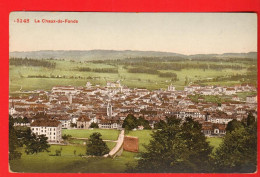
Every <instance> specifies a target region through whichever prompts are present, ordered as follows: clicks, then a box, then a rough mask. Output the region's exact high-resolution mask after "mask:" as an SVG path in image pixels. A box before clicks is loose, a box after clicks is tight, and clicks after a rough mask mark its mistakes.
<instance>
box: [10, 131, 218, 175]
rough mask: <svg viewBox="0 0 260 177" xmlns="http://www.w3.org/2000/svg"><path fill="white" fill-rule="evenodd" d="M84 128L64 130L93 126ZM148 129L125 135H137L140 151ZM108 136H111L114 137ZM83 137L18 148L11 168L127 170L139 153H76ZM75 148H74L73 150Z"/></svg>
mask: <svg viewBox="0 0 260 177" xmlns="http://www.w3.org/2000/svg"><path fill="white" fill-rule="evenodd" d="M73 131H74V132H73ZM85 131H86V132H88V133H82V132H79V131H77V130H69V131H65V132H66V133H68V134H72V135H74V136H76V137H87V136H88V135H89V134H91V133H92V132H93V130H85ZM95 131H97V129H95ZM63 132H64V130H63ZM100 133H101V134H102V137H106V136H107V135H114V134H115V133H116V131H115V130H105V131H101V130H100ZM151 133H152V130H142V131H141V130H137V131H130V132H128V133H127V134H126V135H129V136H136V137H138V138H139V151H140V152H143V151H144V150H145V148H144V147H143V145H144V144H148V143H149V139H150V137H151V136H150V134H151ZM75 134H78V135H75ZM106 134H107V135H106ZM103 139H104V138H103ZM108 139H114V137H112V138H108ZM84 141H85V140H75V141H74V142H73V144H70V145H64V146H61V145H51V147H50V148H49V151H50V152H41V153H38V154H33V155H26V154H25V153H24V148H19V151H20V152H22V158H21V159H18V160H11V161H10V162H9V164H10V169H11V170H12V171H13V172H25V173H123V172H124V171H125V170H126V167H127V166H126V164H131V165H134V164H136V163H137V160H138V158H139V153H133V152H127V151H123V153H122V155H121V156H119V157H116V158H113V159H112V158H103V157H91V158H86V157H81V156H79V155H85V153H86V145H84V144H83V142H84ZM208 141H209V142H210V145H212V146H213V147H214V149H215V148H217V147H218V146H219V144H220V143H221V141H222V138H209V139H208ZM106 143H107V145H108V147H109V148H110V149H112V148H113V147H114V146H115V144H116V143H115V142H106ZM60 149H62V152H61V156H53V155H54V154H55V151H56V150H60ZM74 151H76V153H75V154H74Z"/></svg>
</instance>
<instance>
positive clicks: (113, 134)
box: [62, 129, 120, 140]
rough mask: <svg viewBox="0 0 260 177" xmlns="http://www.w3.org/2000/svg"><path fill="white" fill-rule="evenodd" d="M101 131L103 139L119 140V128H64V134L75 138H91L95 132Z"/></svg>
mask: <svg viewBox="0 0 260 177" xmlns="http://www.w3.org/2000/svg"><path fill="white" fill-rule="evenodd" d="M94 132H99V133H100V134H101V135H102V136H101V138H102V139H103V140H117V138H118V135H119V133H120V132H119V130H108V129H107V130H106V129H85V130H84V129H82V130H81V129H63V130H62V134H63V135H64V134H66V135H71V136H72V137H74V138H89V136H90V135H91V134H92V133H94Z"/></svg>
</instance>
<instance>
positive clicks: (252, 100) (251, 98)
mask: <svg viewBox="0 0 260 177" xmlns="http://www.w3.org/2000/svg"><path fill="white" fill-rule="evenodd" d="M246 102H247V103H257V96H256V95H255V96H247V97H246Z"/></svg>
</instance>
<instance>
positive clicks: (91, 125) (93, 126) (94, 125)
mask: <svg viewBox="0 0 260 177" xmlns="http://www.w3.org/2000/svg"><path fill="white" fill-rule="evenodd" d="M89 128H99V126H98V123H94V122H92V123H91V124H90V126H89Z"/></svg>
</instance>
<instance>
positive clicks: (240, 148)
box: [214, 113, 257, 173]
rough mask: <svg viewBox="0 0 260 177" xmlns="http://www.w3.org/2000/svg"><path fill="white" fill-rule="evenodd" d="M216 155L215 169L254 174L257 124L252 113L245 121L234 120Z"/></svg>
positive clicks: (230, 123) (229, 125) (229, 124)
mask: <svg viewBox="0 0 260 177" xmlns="http://www.w3.org/2000/svg"><path fill="white" fill-rule="evenodd" d="M226 130H227V134H226V136H225V137H224V139H223V143H222V144H221V145H220V147H219V148H218V149H217V150H216V152H215V155H214V160H215V161H214V162H215V163H214V168H215V171H216V172H222V173H224V172H225V173H235V172H236V173H252V172H255V171H256V166H257V122H256V120H255V117H254V116H253V115H252V113H249V115H248V117H247V119H246V120H244V121H242V122H241V121H237V120H232V121H231V122H229V123H228V125H227V128H226Z"/></svg>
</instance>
